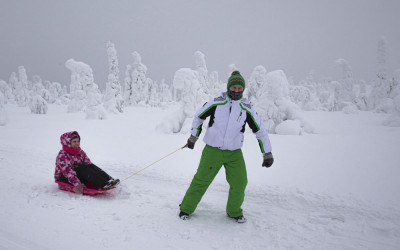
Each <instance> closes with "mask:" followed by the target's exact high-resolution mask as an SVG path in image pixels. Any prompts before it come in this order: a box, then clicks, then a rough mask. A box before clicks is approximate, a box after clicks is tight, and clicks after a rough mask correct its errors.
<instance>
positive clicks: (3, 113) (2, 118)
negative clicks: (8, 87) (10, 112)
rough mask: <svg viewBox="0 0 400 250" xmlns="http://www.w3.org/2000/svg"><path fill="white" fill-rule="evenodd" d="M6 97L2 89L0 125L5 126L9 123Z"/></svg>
mask: <svg viewBox="0 0 400 250" xmlns="http://www.w3.org/2000/svg"><path fill="white" fill-rule="evenodd" d="M5 104H6V97H5V96H4V95H3V92H1V91H0V126H4V125H6V123H7V112H6V108H5Z"/></svg>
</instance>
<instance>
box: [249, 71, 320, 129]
mask: <svg viewBox="0 0 400 250" xmlns="http://www.w3.org/2000/svg"><path fill="white" fill-rule="evenodd" d="M266 72H267V71H266V69H265V68H264V67H263V66H261V65H260V66H257V67H256V68H255V69H254V70H253V73H252V75H251V77H250V80H249V85H250V86H251V87H250V86H249V87H250V90H249V92H250V94H249V96H250V97H249V98H250V101H251V102H252V103H253V105H254V107H255V109H256V110H257V112H258V114H259V115H260V117H261V118H262V119H263V121H264V122H265V126H266V128H267V130H268V132H270V133H294V134H301V133H303V132H307V133H312V132H313V128H312V127H311V126H310V125H309V124H308V123H307V122H306V121H305V120H304V119H303V118H302V117H301V115H300V108H299V106H298V105H296V104H295V103H293V102H292V101H291V100H290V96H289V82H288V80H287V77H286V74H285V73H284V72H283V71H282V70H276V71H272V72H269V73H266ZM288 128H289V129H288Z"/></svg>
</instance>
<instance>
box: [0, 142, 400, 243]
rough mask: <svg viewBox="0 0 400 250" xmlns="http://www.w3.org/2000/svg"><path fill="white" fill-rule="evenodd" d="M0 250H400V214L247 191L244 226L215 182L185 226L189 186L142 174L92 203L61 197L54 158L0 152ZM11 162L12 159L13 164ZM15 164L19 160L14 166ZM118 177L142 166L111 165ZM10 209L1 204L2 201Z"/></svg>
mask: <svg viewBox="0 0 400 250" xmlns="http://www.w3.org/2000/svg"><path fill="white" fill-rule="evenodd" d="M0 155H1V157H0V164H1V169H0V180H1V182H2V183H6V184H7V185H6V186H5V187H4V188H3V189H1V191H0V193H1V197H2V199H3V202H2V203H1V205H0V207H1V209H0V211H1V212H0V219H1V222H2V224H3V225H7V227H6V228H4V227H3V229H2V230H1V231H0V248H2V249H55V248H57V249H71V248H73V247H76V246H79V248H87V249H95V248H97V249H113V248H114V249H131V248H132V247H135V248H144V249H160V248H163V249H188V248H190V249H399V248H398V246H399V245H400V240H399V239H400V223H399V221H400V214H399V211H398V209H397V208H396V207H379V206H377V205H376V204H370V203H367V202H365V201H362V200H357V199H355V198H352V197H331V196H328V195H323V194H317V193H306V192H303V191H301V190H299V189H294V190H289V189H286V190H285V189H283V188H279V187H274V186H266V187H265V186H263V187H260V186H257V185H251V183H249V186H248V188H247V190H246V198H245V203H244V206H243V209H244V211H245V212H246V214H245V215H246V217H247V219H248V221H247V223H245V224H237V223H236V222H234V221H233V220H231V219H229V218H228V217H227V216H226V215H225V212H224V211H225V203H226V198H227V191H228V186H227V184H224V183H222V182H221V183H219V182H217V183H213V184H212V185H211V186H210V188H209V190H208V192H207V193H206V195H205V196H204V198H203V200H202V202H201V203H200V205H199V206H198V208H197V210H196V213H194V214H193V215H192V217H191V218H190V220H189V221H182V220H180V219H179V218H178V216H177V214H178V209H179V208H178V204H179V202H180V199H181V198H182V197H183V195H184V191H185V190H186V188H187V187H188V185H189V181H190V180H187V179H185V178H175V179H170V178H168V177H166V176H164V175H162V174H157V173H156V172H155V171H148V172H142V173H141V174H138V175H135V176H133V177H132V178H130V179H128V180H126V181H125V182H123V183H121V185H119V186H118V187H117V188H116V189H115V190H112V191H111V192H108V193H106V194H103V195H98V196H95V197H89V196H81V195H77V194H72V193H69V192H63V191H60V190H58V189H57V186H56V184H55V183H53V182H52V179H51V178H49V176H52V174H53V171H54V169H53V168H52V167H49V166H48V165H49V163H50V162H51V163H52V164H54V163H53V161H54V156H53V155H52V156H49V155H47V154H46V153H44V152H40V151H39V150H33V149H32V150H24V149H19V148H12V147H7V146H4V145H1V146H0ZM11 159H14V160H11ZM15 159H18V160H17V161H15ZM108 166H109V168H110V169H113V171H114V173H115V174H116V175H117V176H129V175H130V174H131V173H132V172H133V171H136V170H138V169H140V166H134V165H123V164H122V165H121V164H111V165H110V164H108ZM4 201H6V202H4Z"/></svg>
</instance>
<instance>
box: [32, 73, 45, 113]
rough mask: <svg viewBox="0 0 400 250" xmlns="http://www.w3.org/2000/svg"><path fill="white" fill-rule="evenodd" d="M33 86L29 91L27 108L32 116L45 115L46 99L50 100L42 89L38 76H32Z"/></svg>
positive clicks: (40, 79)
mask: <svg viewBox="0 0 400 250" xmlns="http://www.w3.org/2000/svg"><path fill="white" fill-rule="evenodd" d="M32 79H33V84H32V89H31V91H30V98H29V108H30V109H31V113H33V114H46V113H47V110H48V106H47V101H46V98H47V99H50V92H49V91H48V90H47V89H45V88H44V86H43V84H42V78H41V77H40V76H38V75H34V76H32Z"/></svg>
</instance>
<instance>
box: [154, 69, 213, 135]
mask: <svg viewBox="0 0 400 250" xmlns="http://www.w3.org/2000/svg"><path fill="white" fill-rule="evenodd" d="M173 86H174V88H175V89H177V90H179V91H180V93H181V95H180V100H179V102H180V108H179V110H178V111H177V112H176V113H175V114H174V115H172V116H169V117H168V118H167V119H165V120H164V121H163V122H162V123H161V124H159V125H158V127H157V129H158V130H160V131H163V132H165V133H171V132H173V133H179V132H181V133H187V132H188V131H189V130H190V125H191V118H193V115H194V113H195V112H196V110H197V109H198V108H199V105H201V103H202V102H205V101H206V100H207V98H208V97H207V95H206V94H205V93H204V92H203V89H202V88H201V86H200V83H199V76H198V72H197V71H196V70H192V69H189V68H181V69H179V70H177V71H176V72H175V75H174V81H173Z"/></svg>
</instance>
